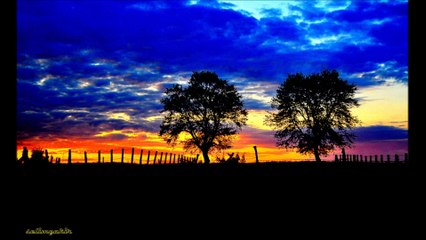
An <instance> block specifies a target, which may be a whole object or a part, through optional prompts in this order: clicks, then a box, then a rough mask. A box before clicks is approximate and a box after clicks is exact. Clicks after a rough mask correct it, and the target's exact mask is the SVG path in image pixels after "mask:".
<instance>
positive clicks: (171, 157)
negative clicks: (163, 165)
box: [169, 153, 172, 164]
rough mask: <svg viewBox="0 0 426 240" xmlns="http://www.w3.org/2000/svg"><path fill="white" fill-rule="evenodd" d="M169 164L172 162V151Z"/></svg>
mask: <svg viewBox="0 0 426 240" xmlns="http://www.w3.org/2000/svg"><path fill="white" fill-rule="evenodd" d="M169 164H172V153H170V157H169Z"/></svg>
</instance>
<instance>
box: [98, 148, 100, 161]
mask: <svg viewBox="0 0 426 240" xmlns="http://www.w3.org/2000/svg"><path fill="white" fill-rule="evenodd" d="M98 163H101V150H98Z"/></svg>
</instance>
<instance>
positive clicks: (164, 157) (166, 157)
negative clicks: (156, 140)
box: [46, 148, 199, 165]
mask: <svg viewBox="0 0 426 240" xmlns="http://www.w3.org/2000/svg"><path fill="white" fill-rule="evenodd" d="M151 152H152V153H153V154H151ZM106 154H107V155H109V161H107V162H105V156H103V155H102V153H101V150H99V151H98V152H97V161H96V162H95V163H98V164H100V163H124V155H125V152H124V148H122V149H121V160H120V161H114V151H113V149H111V150H110V151H109V154H108V153H106ZM104 155H105V153H104ZM152 155H153V156H152ZM46 157H47V159H49V158H48V155H47V154H46ZM136 157H137V156H136ZM198 157H199V154H197V156H196V157H188V156H185V155H183V154H174V153H169V152H159V151H155V153H154V151H144V149H141V150H140V154H139V161H138V164H140V165H142V164H144V165H165V164H185V163H194V164H195V163H198ZM143 158H145V162H144V161H143ZM134 160H135V148H132V152H131V155H130V164H137V163H136V162H135V161H134ZM49 162H50V163H56V164H60V163H61V158H56V159H55V161H54V159H53V156H51V157H50V161H49ZM67 163H68V164H72V163H73V161H72V151H71V149H69V150H68V162H67ZM84 163H85V164H87V163H88V158H87V152H86V151H84Z"/></svg>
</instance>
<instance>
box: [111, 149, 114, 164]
mask: <svg viewBox="0 0 426 240" xmlns="http://www.w3.org/2000/svg"><path fill="white" fill-rule="evenodd" d="M113 161H114V157H113V151H112V149H111V163H112V162H113Z"/></svg>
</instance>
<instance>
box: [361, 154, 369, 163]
mask: <svg viewBox="0 0 426 240" xmlns="http://www.w3.org/2000/svg"><path fill="white" fill-rule="evenodd" d="M359 158H360V161H361V162H364V160H363V159H362V154H361V155H359ZM366 159H367V158H366Z"/></svg>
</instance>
